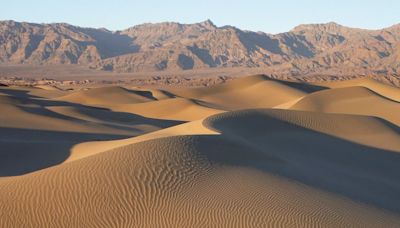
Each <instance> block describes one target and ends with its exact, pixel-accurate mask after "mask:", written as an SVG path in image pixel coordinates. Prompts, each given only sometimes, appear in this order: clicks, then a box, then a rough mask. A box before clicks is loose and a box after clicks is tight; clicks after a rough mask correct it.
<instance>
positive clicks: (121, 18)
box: [0, 0, 400, 33]
mask: <svg viewBox="0 0 400 228" xmlns="http://www.w3.org/2000/svg"><path fill="white" fill-rule="evenodd" d="M21 4H22V5H24V7H23V8H22V7H21ZM2 9H3V10H2V12H1V14H0V20H14V21H24V22H33V23H68V24H72V25H76V26H81V27H93V28H106V29H109V30H113V31H116V30H123V29H126V28H128V27H131V26H134V25H138V24H143V23H159V22H166V21H168V22H179V23H183V24H191V23H197V22H201V21H205V20H207V19H210V20H211V21H213V23H215V25H216V26H224V25H232V26H235V27H238V28H240V29H245V30H252V31H263V32H266V33H281V32H286V31H289V30H290V29H292V28H294V27H295V26H297V25H299V24H315V23H328V22H336V23H338V24H341V25H344V26H348V27H354V28H363V29H381V28H386V27H390V26H392V25H394V24H397V23H399V22H400V14H399V12H398V11H399V10H398V9H400V3H399V2H397V1H391V0H386V1H379V2H378V1H352V2H348V1H343V0H340V1H335V2H328V1H326V2H323V1H319V2H315V1H311V0H306V1H301V2H290V1H279V2H277V1H257V0H252V1H246V3H242V2H239V1H235V2H232V1H230V2H228V1H219V2H213V1H210V0H205V1H202V2H196V4H195V5H194V6H193V5H192V4H187V3H186V4H184V3H182V2H180V1H177V0H175V1H169V2H162V1H155V0H150V1H146V2H141V3H140V5H139V4H138V3H135V2H128V1H124V0H115V1H113V2H112V4H105V3H99V2H97V1H93V0H89V1H86V2H85V4H82V3H81V2H78V1H76V0H70V1H57V2H53V1H49V0H45V1H41V2H30V1H19V2H18V3H17V2H7V3H4V4H3V7H2ZM377 12H382V13H377Z"/></svg>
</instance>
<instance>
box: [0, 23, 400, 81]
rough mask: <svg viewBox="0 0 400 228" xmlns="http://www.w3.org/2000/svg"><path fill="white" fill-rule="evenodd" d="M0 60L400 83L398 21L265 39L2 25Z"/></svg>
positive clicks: (201, 30)
mask: <svg viewBox="0 0 400 228" xmlns="http://www.w3.org/2000/svg"><path fill="white" fill-rule="evenodd" d="M0 63H1V64H33V65H36V64H40V65H45V64H79V65H83V66H87V67H89V68H91V69H99V70H105V71H113V72H149V71H152V72H153V71H166V70H171V71H174V70H191V69H194V70H196V69H206V68H223V67H249V68H265V69H267V70H268V72H272V73H281V74H290V75H309V74H327V75H369V74H375V75H386V76H390V77H394V78H397V79H399V75H400V24H397V25H394V26H392V27H388V28H385V29H381V30H366V29H358V28H349V27H345V26H342V25H339V24H336V23H334V22H330V23H326V24H306V25H299V26H297V27H295V28H293V29H292V30H290V31H289V32H285V33H279V34H267V33H264V32H252V31H244V30H241V29H238V28H236V27H233V26H223V27H217V26H216V25H215V24H214V23H213V22H212V21H210V20H207V21H204V22H200V23H195V24H180V23H172V22H164V23H156V24H151V23H146V24H141V25H136V26H133V27H131V28H128V29H126V30H122V31H109V30H107V29H103V28H100V29H95V28H83V27H78V26H73V25H69V24H66V23H54V24H35V23H26V22H15V21H0Z"/></svg>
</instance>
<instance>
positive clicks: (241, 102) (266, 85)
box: [169, 75, 307, 110]
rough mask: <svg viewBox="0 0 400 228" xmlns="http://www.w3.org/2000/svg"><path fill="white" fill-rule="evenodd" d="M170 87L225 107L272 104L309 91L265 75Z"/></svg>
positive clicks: (221, 107)
mask: <svg viewBox="0 0 400 228" xmlns="http://www.w3.org/2000/svg"><path fill="white" fill-rule="evenodd" d="M169 91H170V92H171V93H173V94H175V95H177V96H181V97H185V98H191V99H196V100H199V101H203V102H207V103H210V104H214V105H215V107H216V108H218V109H223V110H237V109H245V108H270V107H274V106H276V105H279V104H282V103H286V102H289V101H291V100H294V99H296V98H300V97H302V96H304V95H306V94H307V93H306V92H305V91H303V90H301V89H299V88H295V87H292V86H290V84H287V83H283V82H280V81H277V80H271V79H268V78H267V77H265V76H263V75H255V76H249V77H244V78H239V79H236V80H233V81H229V82H227V83H225V84H222V85H216V86H211V87H204V88H194V89H193V88H192V89H175V90H169Z"/></svg>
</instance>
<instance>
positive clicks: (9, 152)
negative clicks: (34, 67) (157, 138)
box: [0, 88, 181, 177]
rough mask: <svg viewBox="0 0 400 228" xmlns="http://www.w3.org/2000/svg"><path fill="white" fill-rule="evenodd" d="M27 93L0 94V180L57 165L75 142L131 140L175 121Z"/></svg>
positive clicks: (23, 91)
mask: <svg viewBox="0 0 400 228" xmlns="http://www.w3.org/2000/svg"><path fill="white" fill-rule="evenodd" d="M30 91H31V90H29V89H27V90H22V89H9V88H7V89H1V90H0V92H1V94H0V107H1V112H0V136H1V137H0V177H3V176H14V175H21V174H25V173H29V172H33V171H37V170H40V169H43V168H47V167H50V166H53V165H57V164H60V163H62V162H64V161H65V160H66V159H67V158H68V157H69V156H70V149H71V148H72V147H73V146H74V145H76V144H78V143H82V142H88V141H98V140H112V139H114V140H115V139H122V138H127V137H133V136H137V135H142V134H145V133H148V132H151V131H156V130H159V129H162V128H165V127H169V126H173V125H176V124H179V123H181V122H179V121H167V120H156V119H151V118H146V117H143V116H139V115H135V114H131V113H124V112H113V111H111V110H108V109H99V108H93V107H89V106H84V105H79V104H74V103H69V102H63V101H55V100H51V99H45V98H40V97H36V96H32V95H30V94H29V93H30Z"/></svg>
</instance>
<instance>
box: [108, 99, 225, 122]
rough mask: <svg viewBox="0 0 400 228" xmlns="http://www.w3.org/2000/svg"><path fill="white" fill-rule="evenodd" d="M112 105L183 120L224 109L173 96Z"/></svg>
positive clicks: (137, 112)
mask: <svg viewBox="0 0 400 228" xmlns="http://www.w3.org/2000/svg"><path fill="white" fill-rule="evenodd" d="M110 107H111V109H112V110H115V111H124V112H129V113H135V114H139V115H142V116H146V117H150V118H157V119H168V120H181V121H192V120H198V119H202V118H205V117H207V116H210V115H212V114H216V113H219V112H223V110H219V109H216V108H213V107H212V106H211V107H207V104H204V103H200V102H198V101H195V100H191V99H186V98H171V99H165V100H160V101H152V102H146V103H138V104H130V105H112V106H110Z"/></svg>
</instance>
